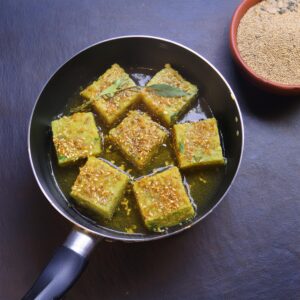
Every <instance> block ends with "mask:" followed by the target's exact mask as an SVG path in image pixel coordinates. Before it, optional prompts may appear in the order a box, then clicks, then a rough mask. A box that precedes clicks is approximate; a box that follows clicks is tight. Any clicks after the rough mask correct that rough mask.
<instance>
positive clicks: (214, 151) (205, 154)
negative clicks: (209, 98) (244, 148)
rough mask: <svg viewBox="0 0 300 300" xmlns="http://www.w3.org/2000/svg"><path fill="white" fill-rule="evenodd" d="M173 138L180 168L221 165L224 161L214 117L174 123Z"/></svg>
mask: <svg viewBox="0 0 300 300" xmlns="http://www.w3.org/2000/svg"><path fill="white" fill-rule="evenodd" d="M173 138H174V147H175V152H176V156H177V160H178V163H179V167H180V168H190V167H197V166H205V165H223V164H224V162H225V161H224V157H223V153H222V147H221V144H220V137H219V131H218V125H217V121H216V119H215V118H211V119H206V120H203V121H199V122H195V123H184V124H176V125H174V128H173Z"/></svg>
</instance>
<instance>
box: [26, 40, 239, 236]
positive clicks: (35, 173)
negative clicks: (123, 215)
mask: <svg viewBox="0 0 300 300" xmlns="http://www.w3.org/2000/svg"><path fill="white" fill-rule="evenodd" d="M132 38H146V39H155V40H158V41H163V42H167V43H170V44H174V45H176V46H179V47H181V48H183V49H185V50H187V51H189V52H191V53H192V54H194V55H196V56H197V57H199V58H200V59H201V60H203V61H204V62H205V63H206V64H208V65H209V66H210V67H211V68H212V69H213V70H214V71H215V72H216V73H217V74H218V76H219V77H220V78H221V79H222V80H223V82H224V83H225V85H226V87H227V89H228V90H229V92H230V94H231V98H232V100H233V101H234V102H235V106H236V108H237V111H238V116H239V120H240V126H241V132H240V134H241V151H240V157H239V161H238V165H237V168H236V170H235V174H234V176H233V178H232V180H231V182H230V184H229V185H228V187H227V188H226V190H225V192H224V193H223V195H222V196H221V197H220V198H219V200H218V201H217V202H216V204H215V205H214V206H213V207H212V208H211V209H210V210H209V211H208V212H207V213H206V214H204V215H203V216H202V217H201V218H199V219H197V220H194V221H193V222H192V223H190V224H188V225H186V226H184V227H182V228H179V229H178V230H176V231H174V232H170V233H166V234H157V235H152V236H148V235H147V234H145V235H142V236H138V237H137V236H135V235H129V234H126V233H124V234H123V233H122V234H123V235H122V236H114V233H111V235H110V234H106V233H100V232H98V231H96V230H93V229H91V228H88V227H85V226H84V225H82V224H80V223H79V222H77V220H75V219H73V218H72V217H71V216H69V215H68V214H67V213H66V212H64V210H63V209H62V207H61V206H60V205H59V204H58V203H56V202H55V201H53V199H52V198H53V197H52V195H49V194H48V193H47V191H46V190H45V189H44V187H43V185H42V183H41V182H40V180H39V176H38V174H37V172H36V170H35V166H34V163H33V158H32V153H31V141H30V136H31V124H32V119H33V116H34V112H35V110H36V106H37V104H38V102H39V99H40V97H41V95H42V93H43V91H44V90H45V88H46V86H47V85H48V83H49V82H50V80H51V79H52V78H53V77H54V76H55V75H56V73H57V72H58V71H59V70H60V69H61V68H63V67H64V66H65V65H66V64H67V63H68V62H69V61H71V60H72V59H74V58H75V57H76V56H78V55H80V54H81V53H83V52H85V51H86V50H88V49H90V48H92V47H94V46H97V45H100V44H103V43H106V42H110V41H114V40H120V39H132ZM27 130H28V131H27V148H28V154H29V161H30V165H31V169H32V171H33V174H34V177H35V180H36V181H37V183H38V186H39V188H40V190H41V191H42V193H43V194H44V196H45V197H46V199H47V200H48V202H50V204H51V205H52V207H54V208H55V210H57V211H58V212H59V213H60V214H61V215H62V216H63V217H64V218H66V219H67V220H68V221H70V222H71V223H72V224H73V225H75V226H76V227H78V228H79V229H81V230H83V231H84V232H87V233H89V234H92V235H96V236H99V237H102V238H105V239H109V240H118V241H124V242H143V241H153V240H159V239H162V238H166V237H170V236H173V235H175V234H178V233H180V232H183V231H185V230H187V229H189V228H190V227H192V226H194V225H196V224H197V223H198V222H200V221H202V220H203V219H205V218H206V217H207V216H208V215H210V214H211V213H212V211H213V210H215V209H216V208H217V207H218V206H219V204H220V203H221V202H222V200H223V199H224V198H225V196H226V195H227V193H228V191H229V189H230V188H231V186H232V184H233V183H234V181H235V179H236V176H237V174H238V171H239V169H240V166H241V161H242V157H243V152H244V138H245V137H244V123H243V117H242V113H241V109H240V107H239V104H238V102H237V100H236V97H235V94H234V92H233V90H232V88H231V87H230V85H229V83H228V82H227V80H226V79H225V78H224V76H223V75H222V74H221V72H220V71H219V70H218V69H217V68H216V67H215V66H214V65H213V64H212V63H211V62H209V61H208V60H207V59H206V58H204V57H203V56H202V55H200V54H199V53H197V52H196V51H194V50H192V49H191V48H189V47H187V46H185V45H183V44H180V43H178V42H175V41H172V40H170V39H166V38H162V37H158V36H152V35H124V36H117V37H113V38H109V39H105V40H101V41H98V42H96V43H94V44H91V45H89V46H87V47H85V48H83V49H82V50H80V51H78V52H77V53H75V54H74V55H73V56H71V57H70V58H69V59H68V60H67V61H65V62H64V63H62V64H61V65H60V66H59V67H58V68H56V70H55V71H54V72H53V73H52V74H51V76H49V79H48V80H47V81H46V82H45V84H44V85H43V87H42V89H41V91H40V93H39V94H38V96H37V98H36V100H35V103H34V105H33V108H32V111H31V114H30V118H29V123H28V129H27Z"/></svg>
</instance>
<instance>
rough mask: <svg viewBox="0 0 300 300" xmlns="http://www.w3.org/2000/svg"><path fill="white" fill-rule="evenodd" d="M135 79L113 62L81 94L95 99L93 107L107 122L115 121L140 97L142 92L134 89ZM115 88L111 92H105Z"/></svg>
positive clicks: (109, 123)
mask: <svg viewBox="0 0 300 300" xmlns="http://www.w3.org/2000/svg"><path fill="white" fill-rule="evenodd" d="M135 86H136V85H135V83H134V81H133V80H132V79H131V78H130V77H129V75H128V74H127V73H126V72H125V71H124V69H123V68H121V67H120V66H119V65H118V64H113V65H112V66H111V68H110V69H108V70H107V71H106V72H105V73H104V74H103V75H101V76H100V77H99V78H98V80H96V81H94V82H93V83H92V84H91V85H89V86H88V87H87V88H86V89H85V90H83V91H82V92H81V93H80V94H81V95H82V96H83V97H85V98H86V99H88V100H94V102H93V108H94V109H95V111H96V112H97V114H99V116H100V117H101V119H102V120H103V121H104V122H105V123H106V124H107V125H112V124H113V123H115V122H116V121H117V120H118V119H119V118H120V117H121V116H122V115H123V114H124V113H125V112H126V111H127V110H128V108H129V107H130V106H132V105H134V104H135V103H136V102H137V101H138V100H139V98H140V93H139V92H138V91H137V90H134V89H128V88H130V87H135ZM111 88H113V90H114V92H116V91H117V92H116V93H113V94H112V97H110V94H103V93H104V92H105V91H110V90H111Z"/></svg>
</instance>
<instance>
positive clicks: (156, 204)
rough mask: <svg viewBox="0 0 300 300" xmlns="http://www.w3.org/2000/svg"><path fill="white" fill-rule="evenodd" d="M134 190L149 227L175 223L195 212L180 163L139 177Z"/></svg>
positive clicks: (155, 229)
mask: <svg viewBox="0 0 300 300" xmlns="http://www.w3.org/2000/svg"><path fill="white" fill-rule="evenodd" d="M133 191H134V194H135V197H136V200H137V203H138V206H139V209H140V211H141V215H142V217H143V219H144V223H145V225H146V227H147V228H148V229H149V230H154V231H157V230H159V229H161V228H163V227H171V226H175V225H177V224H179V223H181V222H183V221H185V220H188V219H191V218H192V217H194V215H195V211H194V208H193V206H192V204H191V202H190V199H189V197H188V195H187V193H186V190H185V188H184V185H183V183H182V179H181V175H180V173H179V170H178V168H177V167H171V168H169V169H167V170H165V171H163V172H160V173H156V174H154V175H149V176H146V177H143V178H141V179H138V180H136V181H135V182H134V183H133Z"/></svg>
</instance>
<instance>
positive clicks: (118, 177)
mask: <svg viewBox="0 0 300 300" xmlns="http://www.w3.org/2000/svg"><path fill="white" fill-rule="evenodd" d="M128 181H129V177H128V176H127V175H126V174H125V173H123V172H121V171H120V170H118V169H116V168H114V167H112V166H111V165H110V164H108V163H107V162H105V161H103V160H101V159H97V158H95V157H89V158H88V160H87V162H86V164H85V165H84V166H83V167H82V168H81V169H80V173H79V175H78V177H77V179H76V181H75V183H74V185H73V187H72V190H71V196H72V197H73V198H74V199H75V200H76V202H77V203H78V205H80V206H82V207H85V208H86V209H89V210H91V211H93V212H94V213H97V214H99V215H100V216H102V217H103V218H106V219H111V218H112V216H113V214H114V211H115V209H116V207H117V206H118V204H119V202H120V200H121V198H122V197H123V195H124V192H125V189H126V186H127V184H128Z"/></svg>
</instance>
